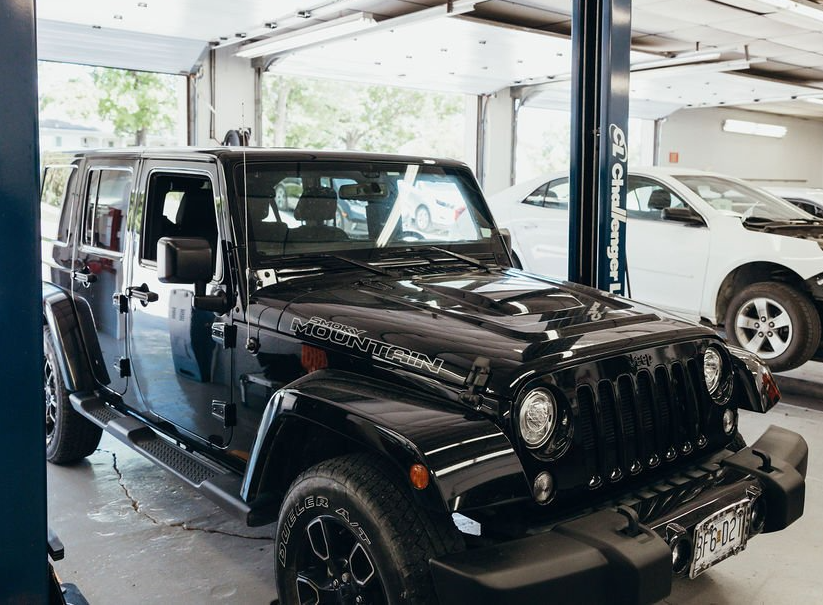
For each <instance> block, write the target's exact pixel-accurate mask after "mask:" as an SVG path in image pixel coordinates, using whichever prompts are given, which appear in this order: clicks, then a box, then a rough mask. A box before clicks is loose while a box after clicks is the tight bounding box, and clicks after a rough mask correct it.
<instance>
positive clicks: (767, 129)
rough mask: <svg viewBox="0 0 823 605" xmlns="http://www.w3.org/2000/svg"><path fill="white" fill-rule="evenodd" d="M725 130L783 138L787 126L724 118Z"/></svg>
mask: <svg viewBox="0 0 823 605" xmlns="http://www.w3.org/2000/svg"><path fill="white" fill-rule="evenodd" d="M723 131H724V132H733V133H735V134H752V135H755V136H759V137H772V138H774V139H782V138H783V137H785V136H786V127H785V126H777V125H776V124H761V123H759V122H746V121H745V120H723Z"/></svg>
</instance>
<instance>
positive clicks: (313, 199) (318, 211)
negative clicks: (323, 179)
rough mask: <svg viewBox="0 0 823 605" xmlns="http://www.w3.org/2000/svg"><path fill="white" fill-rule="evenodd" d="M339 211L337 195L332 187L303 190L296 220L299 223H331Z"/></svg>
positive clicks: (295, 215)
mask: <svg viewBox="0 0 823 605" xmlns="http://www.w3.org/2000/svg"><path fill="white" fill-rule="evenodd" d="M336 211H337V194H336V193H335V192H334V189H332V188H331V187H312V188H306V189H304V190H303V194H302V195H301V196H300V199H299V200H297V206H296V207H295V209H294V218H295V219H297V220H298V221H312V222H314V221H318V222H322V221H330V220H333V219H334V213H335V212H336Z"/></svg>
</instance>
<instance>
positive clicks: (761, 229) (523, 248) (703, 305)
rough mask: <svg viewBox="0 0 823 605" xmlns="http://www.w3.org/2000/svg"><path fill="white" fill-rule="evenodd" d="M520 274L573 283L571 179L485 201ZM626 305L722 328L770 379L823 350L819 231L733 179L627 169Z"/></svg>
mask: <svg viewBox="0 0 823 605" xmlns="http://www.w3.org/2000/svg"><path fill="white" fill-rule="evenodd" d="M489 203H490V206H491V209H492V212H493V213H494V216H495V219H496V221H497V223H498V224H499V225H500V226H501V227H506V228H508V229H509V231H510V232H511V235H512V248H513V251H514V253H515V255H516V260H517V261H518V262H519V263H520V264H521V265H522V266H523V268H524V269H526V270H528V271H532V272H535V273H542V274H545V275H550V276H553V277H558V278H561V279H563V278H565V277H566V276H567V271H568V268H567V267H568V205H569V180H568V175H567V174H556V175H550V176H545V177H541V178H538V179H534V180H532V181H529V182H527V183H522V184H520V185H515V186H514V187H511V188H509V189H507V190H505V191H503V192H501V193H498V194H497V195H494V196H492V197H491V199H490V200H489ZM626 206H627V214H628V223H627V235H626V245H627V254H626V256H627V267H628V280H627V281H628V285H629V295H630V296H631V298H634V299H637V300H641V301H645V302H648V303H651V304H655V305H657V306H660V307H663V308H666V309H668V310H671V311H674V312H676V313H679V314H681V315H685V316H688V317H690V318H691V319H693V320H695V321H704V322H709V323H711V324H713V325H718V326H723V325H725V328H726V334H727V337H728V339H729V340H730V341H731V342H733V343H736V344H739V345H741V346H743V347H745V348H746V349H748V350H749V351H752V352H754V353H757V354H758V355H759V356H760V357H762V358H763V359H765V360H766V361H767V362H768V363H769V365H770V366H771V367H772V368H773V369H774V370H778V371H779V370H787V369H790V368H793V367H797V366H799V365H800V364H802V363H804V362H805V361H807V360H808V359H809V358H810V357H811V356H812V355H814V353H815V351H816V350H817V348H818V346H819V345H820V331H821V329H820V325H821V319H820V309H821V308H822V307H823V250H821V245H823V220H820V219H817V218H815V217H813V216H811V215H809V214H807V213H805V212H803V211H802V210H800V209H798V208H796V207H795V206H793V205H791V204H789V203H788V202H786V201H784V200H782V199H779V198H777V197H775V196H773V195H771V194H769V193H767V192H765V191H763V190H761V189H758V188H755V187H752V186H751V185H748V184H746V183H745V182H743V181H741V180H739V179H735V178H732V177H728V176H723V175H719V174H712V173H707V172H699V171H695V170H685V169H680V168H642V169H632V170H631V171H630V174H629V179H628V190H627V195H626Z"/></svg>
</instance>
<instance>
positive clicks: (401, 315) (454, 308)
mask: <svg viewBox="0 0 823 605" xmlns="http://www.w3.org/2000/svg"><path fill="white" fill-rule="evenodd" d="M349 277H350V276H349ZM278 290H280V291H279V292H278ZM286 292H288V294H287V293H286ZM278 294H280V296H278ZM284 295H285V296H286V297H287V298H289V299H290V300H284V299H283V296H284ZM255 298H256V302H257V303H258V304H262V305H264V306H266V307H275V308H279V309H282V312H281V313H265V312H264V313H262V314H261V316H260V319H261V327H268V328H271V329H276V330H277V331H279V332H281V333H284V334H289V335H293V336H296V337H297V338H299V339H300V340H303V341H304V342H310V343H314V344H316V345H317V346H319V347H322V348H325V349H327V350H335V351H339V352H341V353H343V354H349V355H354V356H359V357H371V358H372V359H373V360H374V361H375V363H378V362H379V363H382V364H388V365H389V366H394V367H396V368H397V369H401V370H406V371H409V372H412V373H413V374H419V375H421V376H425V377H428V378H437V379H438V380H440V381H445V382H449V383H452V384H453V385H457V386H459V385H463V384H464V382H465V379H466V376H467V375H468V373H469V371H470V370H471V367H472V365H473V364H474V363H475V361H476V360H477V359H478V358H487V359H489V360H490V363H491V384H490V386H491V388H492V390H494V391H497V392H498V393H501V394H502V393H503V392H505V391H507V390H508V389H509V388H510V386H511V384H512V382H513V381H516V380H517V379H518V378H519V377H520V376H523V375H526V374H533V373H535V372H539V371H541V369H542V368H548V367H552V368H554V367H555V366H558V367H559V366H563V365H570V364H575V363H579V362H580V361H581V360H582V359H585V358H590V357H594V356H602V355H604V354H611V353H615V352H617V351H625V350H628V349H634V348H639V347H642V346H650V345H652V344H659V343H661V342H669V341H671V340H673V339H680V338H691V337H705V336H706V335H710V334H713V332H711V331H710V330H708V329H706V328H702V327H700V326H696V325H694V324H690V323H686V322H684V321H681V320H678V319H675V318H673V317H671V316H669V315H666V314H664V313H663V312H661V311H659V310H656V309H652V308H650V307H644V306H641V305H636V304H634V303H632V302H630V301H627V300H625V299H622V298H617V297H613V296H609V295H606V294H604V293H602V292H600V291H598V290H594V289H591V288H585V287H582V286H579V285H575V284H570V283H562V282H555V281H551V280H549V279H548V278H543V277H538V276H535V275H531V274H527V273H524V272H522V271H518V270H514V269H508V270H505V271H500V270H491V271H488V272H487V271H483V270H480V269H476V270H467V271H461V272H459V273H450V274H439V275H431V276H410V277H408V278H403V277H389V276H385V277H384V276H378V277H375V276H369V277H368V278H367V279H362V280H359V281H356V282H354V283H353V282H352V280H351V279H346V280H345V281H343V280H338V279H332V278H330V277H329V276H327V277H326V279H325V280H324V282H323V283H318V282H316V281H315V282H314V283H312V284H311V285H309V284H306V286H305V289H304V290H303V291H302V292H300V291H298V289H296V288H295V285H294V284H293V285H291V286H287V287H286V288H285V289H282V288H281V287H280V286H278V285H273V286H268V287H266V288H264V289H262V290H260V291H258V292H257V293H256V294H255ZM275 317H276V318H277V320H276V325H275V323H274V322H275ZM264 324H269V325H264Z"/></svg>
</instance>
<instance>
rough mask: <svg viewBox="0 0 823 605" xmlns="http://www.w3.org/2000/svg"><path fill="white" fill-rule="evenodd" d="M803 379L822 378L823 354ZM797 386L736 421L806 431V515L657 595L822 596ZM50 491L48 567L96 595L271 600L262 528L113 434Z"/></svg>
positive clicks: (746, 599) (815, 425)
mask: <svg viewBox="0 0 823 605" xmlns="http://www.w3.org/2000/svg"><path fill="white" fill-rule="evenodd" d="M812 363H814V362H812ZM808 365H809V364H807V366H808ZM800 378H801V379H809V378H815V379H817V381H818V383H819V384H823V364H815V365H814V366H813V367H812V372H811V374H810V373H809V371H808V369H807V370H806V373H805V374H804V375H803V376H801V377H800ZM794 386H795V387H796V385H794ZM785 390H786V391H787V389H785ZM792 391H793V392H792V393H789V392H784V403H781V404H780V405H778V406H777V407H776V408H775V409H773V410H772V411H771V412H769V413H768V414H766V415H759V414H750V413H743V414H742V415H741V430H742V431H743V434H744V435H745V436H746V438H747V439H748V440H749V441H750V442H751V441H754V439H756V438H757V437H758V436H759V435H760V434H761V433H762V432H763V431H764V430H765V429H766V427H767V426H768V425H769V424H777V425H780V426H784V427H786V428H789V429H791V430H794V431H797V432H799V433H801V434H802V435H803V436H804V437H805V438H806V440H807V441H808V443H809V449H810V455H809V458H810V461H809V470H808V476H807V479H806V512H805V515H804V516H803V518H802V519H800V520H799V521H797V522H796V523H795V524H794V525H792V526H791V527H789V528H788V529H787V530H784V531H782V532H779V533H777V534H770V535H762V536H758V537H757V538H755V539H754V540H752V541H751V542H750V543H749V545H748V547H747V548H746V551H745V552H744V553H742V554H741V555H739V556H737V557H732V558H731V559H728V560H726V561H724V562H722V563H721V564H719V565H718V566H716V567H714V568H713V569H711V570H709V571H707V572H706V573H704V574H703V575H702V576H700V577H698V578H697V579H695V580H693V581H690V580H676V581H675V583H674V588H673V591H672V595H671V596H670V597H669V598H668V599H666V600H665V601H663V602H664V603H670V604H684V605H685V604H698V603H699V604H701V605H703V604H708V603H711V604H718V605H720V604H741V605H742V604H746V605H759V604H768V605H780V604H787V605H788V604H792V605H796V604H805V603H823V571H821V563H823V534H821V531H820V528H821V527H823V510H821V503H823V447H821V446H822V445H823V411H821V410H823V406H822V405H821V403H822V402H823V399H819V398H818V397H817V396H816V395H815V396H814V397H812V398H808V397H804V396H803V395H801V394H799V393H802V392H803V390H802V388H801V389H796V388H792ZM814 408H817V409H814ZM48 495H49V524H50V526H51V527H52V528H53V529H54V530H55V531H56V532H57V534H58V535H59V536H60V538H61V539H62V541H63V543H64V544H65V546H66V558H65V559H64V560H63V561H60V562H58V563H56V564H55V568H56V570H57V573H58V574H59V575H60V577H61V578H62V580H63V581H64V582H73V583H76V584H77V585H79V587H80V589H81V590H82V591H83V593H84V595H85V596H86V598H87V599H88V600H89V602H90V603H91V604H92V605H99V604H108V603H117V604H118V605H128V604H130V603H135V604H137V603H140V604H144V605H148V604H152V603H158V604H160V603H162V604H167V603H180V604H188V603H198V604H200V603H238V604H242V605H268V604H269V603H271V602H272V601H273V600H274V599H275V598H276V593H275V590H274V588H273V573H274V571H273V570H274V558H273V557H274V555H273V543H272V540H271V539H270V536H269V533H270V530H269V529H267V528H261V529H250V528H247V527H245V526H243V525H241V524H240V523H238V522H235V521H234V520H233V518H231V517H230V516H229V515H227V514H226V513H224V512H223V511H222V510H220V509H219V508H217V507H216V506H215V505H213V504H212V503H211V502H209V501H208V500H206V499H204V498H203V497H201V496H200V495H198V494H197V492H195V491H194V490H192V489H190V488H188V487H186V486H184V485H181V484H180V483H178V482H177V481H176V480H175V479H174V477H172V476H171V475H170V474H168V473H166V472H165V471H163V470H161V469H159V468H157V467H155V466H154V465H152V464H151V463H149V462H148V461H146V460H145V459H144V458H142V457H141V456H139V455H138V454H135V453H133V452H132V451H131V450H129V449H128V448H125V447H124V446H122V445H120V443H119V442H117V441H116V440H114V439H113V438H111V437H109V436H106V435H104V437H103V441H102V442H101V444H100V449H99V450H98V451H97V452H96V453H95V454H93V455H92V456H90V457H89V458H88V459H87V460H86V461H85V462H83V463H81V464H79V465H77V466H73V467H57V466H53V465H48Z"/></svg>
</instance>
